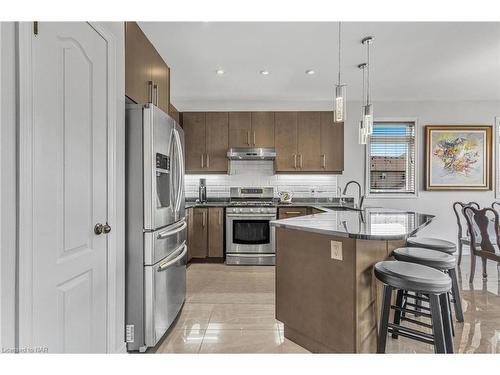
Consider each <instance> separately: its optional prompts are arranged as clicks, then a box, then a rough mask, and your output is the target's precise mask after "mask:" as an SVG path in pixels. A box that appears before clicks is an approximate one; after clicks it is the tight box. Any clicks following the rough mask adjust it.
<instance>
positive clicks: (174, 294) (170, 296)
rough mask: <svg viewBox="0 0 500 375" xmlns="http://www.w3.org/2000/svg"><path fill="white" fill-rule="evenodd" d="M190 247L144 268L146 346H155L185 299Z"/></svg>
mask: <svg viewBox="0 0 500 375" xmlns="http://www.w3.org/2000/svg"><path fill="white" fill-rule="evenodd" d="M186 263H187V246H186V245H185V244H183V245H182V246H181V247H180V248H179V249H178V250H176V251H175V252H174V253H172V254H171V255H170V256H168V257H166V258H165V259H163V260H161V261H160V262H158V263H156V264H155V265H152V266H144V278H145V280H144V281H145V285H144V292H145V311H144V312H145V322H144V323H145V327H144V328H145V344H146V346H155V345H156V344H157V343H158V341H159V340H160V339H161V338H162V336H163V335H164V334H165V332H166V331H167V329H168V328H169V327H170V325H171V324H172V322H173V321H174V320H175V318H176V317H177V314H178V313H179V311H180V309H181V307H182V304H183V303H184V300H185V298H186Z"/></svg>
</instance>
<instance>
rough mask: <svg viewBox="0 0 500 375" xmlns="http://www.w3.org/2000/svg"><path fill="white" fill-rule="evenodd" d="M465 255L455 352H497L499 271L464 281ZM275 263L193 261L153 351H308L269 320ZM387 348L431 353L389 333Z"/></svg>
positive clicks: (499, 348)
mask: <svg viewBox="0 0 500 375" xmlns="http://www.w3.org/2000/svg"><path fill="white" fill-rule="evenodd" d="M469 265H470V259H469V257H465V259H464V260H463V262H462V266H461V269H460V271H459V277H460V278H461V280H460V282H461V286H462V289H463V290H462V299H463V307H464V315H465V322H464V323H456V325H455V327H456V335H455V338H454V345H455V352H459V353H500V278H499V274H500V271H499V270H498V269H497V267H496V265H495V264H494V263H493V262H489V264H488V280H487V281H485V282H483V280H482V277H481V269H482V268H481V265H480V262H478V264H477V266H476V278H475V280H474V285H473V288H471V287H470V286H469V284H468V281H467V280H468V272H469ZM274 298H275V295H274V267H235V266H226V265H223V264H192V265H190V266H189V267H188V271H187V298H186V303H185V304H184V307H183V309H182V311H181V313H180V315H179V317H178V319H177V321H176V322H175V323H174V325H173V327H172V328H171V330H170V331H169V332H168V333H167V335H166V336H165V338H164V339H163V340H162V341H161V342H160V343H159V344H158V345H157V347H156V348H154V349H153V350H152V351H155V352H157V353H308V351H307V350H305V349H304V348H302V347H300V346H299V345H297V344H295V343H294V342H292V341H290V340H288V339H286V338H285V337H284V335H283V325H282V323H280V322H279V321H277V320H276V319H274ZM387 352H391V353H432V352H433V348H432V347H431V346H430V345H426V344H422V343H419V342H414V341H410V340H408V339H405V338H399V339H398V340H394V339H392V338H388V340H387Z"/></svg>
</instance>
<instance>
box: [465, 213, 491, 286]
mask: <svg viewBox="0 0 500 375" xmlns="http://www.w3.org/2000/svg"><path fill="white" fill-rule="evenodd" d="M463 214H464V216H465V220H466V221H467V226H468V230H469V234H470V237H471V241H470V245H469V246H470V250H471V261H470V277H469V283H470V284H472V281H473V280H474V273H475V270H476V257H480V258H481V260H482V262H483V278H487V277H488V274H487V271H486V265H487V264H486V263H487V260H488V259H490V260H493V261H495V262H497V263H500V228H499V225H500V218H499V215H498V212H496V211H495V210H494V209H493V208H489V207H487V208H483V209H476V208H475V207H473V206H465V207H464V208H463Z"/></svg>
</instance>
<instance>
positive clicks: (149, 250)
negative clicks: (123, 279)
mask: <svg viewBox="0 0 500 375" xmlns="http://www.w3.org/2000/svg"><path fill="white" fill-rule="evenodd" d="M186 238H187V223H186V221H185V220H181V221H178V222H177V223H175V224H172V225H170V226H168V227H166V228H162V229H159V230H157V231H154V232H144V264H145V265H152V264H155V263H157V262H159V261H160V260H162V259H163V258H165V257H167V256H169V255H170V254H172V252H173V251H175V250H176V249H178V248H179V246H181V245H182V244H183V243H185V242H186Z"/></svg>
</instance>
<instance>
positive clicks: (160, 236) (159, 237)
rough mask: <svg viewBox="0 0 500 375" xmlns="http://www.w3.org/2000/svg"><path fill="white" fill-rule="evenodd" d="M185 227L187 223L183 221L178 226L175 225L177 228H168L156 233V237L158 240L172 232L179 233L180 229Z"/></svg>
mask: <svg viewBox="0 0 500 375" xmlns="http://www.w3.org/2000/svg"><path fill="white" fill-rule="evenodd" d="M186 227H187V223H186V222H185V221H184V222H182V225H181V226H180V227H177V228H175V229H172V230H168V231H166V232H161V233H158V236H157V237H156V238H157V239H159V240H162V239H164V238H167V237H169V236H171V235H173V234H176V233H179V232H180V231H182V230H183V229H185V228H186Z"/></svg>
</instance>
